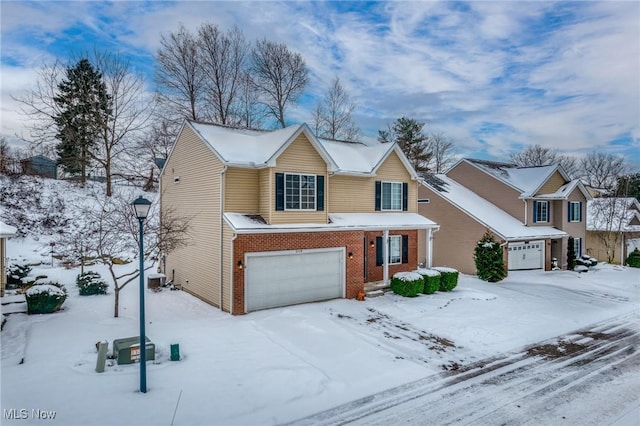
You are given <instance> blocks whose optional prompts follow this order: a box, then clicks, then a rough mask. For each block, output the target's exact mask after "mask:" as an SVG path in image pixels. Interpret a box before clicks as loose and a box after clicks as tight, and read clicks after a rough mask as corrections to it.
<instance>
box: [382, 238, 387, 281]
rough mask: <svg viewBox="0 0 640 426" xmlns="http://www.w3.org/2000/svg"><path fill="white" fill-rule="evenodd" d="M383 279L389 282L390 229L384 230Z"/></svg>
mask: <svg viewBox="0 0 640 426" xmlns="http://www.w3.org/2000/svg"><path fill="white" fill-rule="evenodd" d="M382 270H383V272H382V280H383V281H384V283H385V284H387V283H388V282H389V230H388V229H385V230H384V231H382Z"/></svg>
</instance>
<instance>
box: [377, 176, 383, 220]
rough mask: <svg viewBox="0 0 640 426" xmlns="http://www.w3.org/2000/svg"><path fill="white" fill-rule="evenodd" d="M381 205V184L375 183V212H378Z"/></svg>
mask: <svg viewBox="0 0 640 426" xmlns="http://www.w3.org/2000/svg"><path fill="white" fill-rule="evenodd" d="M381 205H382V182H380V181H379V180H377V181H376V211H377V212H379V211H380V207H381Z"/></svg>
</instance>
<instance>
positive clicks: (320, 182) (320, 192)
mask: <svg viewBox="0 0 640 426" xmlns="http://www.w3.org/2000/svg"><path fill="white" fill-rule="evenodd" d="M316 210H317V211H319V212H322V211H324V176H322V175H318V176H316Z"/></svg>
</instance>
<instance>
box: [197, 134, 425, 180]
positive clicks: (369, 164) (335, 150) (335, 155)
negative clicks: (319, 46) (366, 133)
mask: <svg viewBox="0 0 640 426" xmlns="http://www.w3.org/2000/svg"><path fill="white" fill-rule="evenodd" d="M187 125H189V126H191V128H192V129H193V130H194V131H195V132H196V133H197V134H198V135H199V136H200V138H201V139H202V140H203V141H204V142H205V143H206V144H207V145H208V146H209V148H211V150H212V151H213V152H214V153H215V154H216V155H217V156H218V158H220V159H221V160H222V161H223V162H224V163H225V164H226V165H229V166H237V167H251V168H261V167H273V166H275V164H276V160H277V158H278V156H279V155H280V154H281V153H282V152H283V151H284V150H285V149H286V148H287V147H288V146H289V144H290V143H291V142H293V140H295V138H297V137H298V135H300V134H301V133H304V134H305V135H306V136H307V139H309V141H310V143H311V144H312V145H313V146H314V148H315V149H316V151H317V152H318V153H319V154H320V156H321V157H322V158H323V159H324V161H325V162H326V163H327V169H328V170H329V171H330V172H332V173H337V174H356V175H373V174H375V172H376V170H377V168H378V167H379V166H380V164H381V163H382V162H383V161H384V160H385V159H386V158H387V157H388V156H389V155H390V154H391V152H396V153H397V154H398V157H399V158H400V160H401V161H402V162H403V164H404V165H405V167H406V168H407V170H408V171H409V173H410V174H411V176H412V178H414V179H415V178H417V175H416V173H415V170H414V169H413V167H411V164H410V163H409V161H408V160H407V158H406V156H405V155H404V154H403V153H402V151H401V150H400V148H399V147H398V145H397V144H393V143H391V144H389V143H385V144H383V143H375V144H372V145H367V144H364V143H358V142H348V141H335V140H326V139H318V138H316V137H315V136H314V135H313V134H312V132H311V130H310V129H309V127H308V126H307V125H306V124H299V125H294V126H289V127H286V128H284V129H279V130H274V131H262V130H249V129H237V128H231V127H226V126H220V125H216V124H209V123H199V122H194V121H188V122H187Z"/></svg>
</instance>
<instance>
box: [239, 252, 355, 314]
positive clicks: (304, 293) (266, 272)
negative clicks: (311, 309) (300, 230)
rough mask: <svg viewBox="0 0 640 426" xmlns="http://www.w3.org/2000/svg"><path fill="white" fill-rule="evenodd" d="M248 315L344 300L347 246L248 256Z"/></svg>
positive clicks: (246, 294) (246, 279) (246, 280)
mask: <svg viewBox="0 0 640 426" xmlns="http://www.w3.org/2000/svg"><path fill="white" fill-rule="evenodd" d="M245 264H246V269H245V306H246V311H247V312H252V311H257V310H260V309H268V308H276V307H279V306H287V305H294V304H298V303H307V302H315V301H320V300H328V299H335V298H339V297H344V293H345V290H344V288H345V255H344V248H343V247H335V248H328V249H312V250H292V251H280V252H260V253H247V254H246V262H245Z"/></svg>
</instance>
